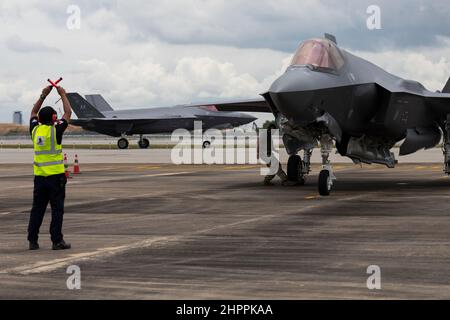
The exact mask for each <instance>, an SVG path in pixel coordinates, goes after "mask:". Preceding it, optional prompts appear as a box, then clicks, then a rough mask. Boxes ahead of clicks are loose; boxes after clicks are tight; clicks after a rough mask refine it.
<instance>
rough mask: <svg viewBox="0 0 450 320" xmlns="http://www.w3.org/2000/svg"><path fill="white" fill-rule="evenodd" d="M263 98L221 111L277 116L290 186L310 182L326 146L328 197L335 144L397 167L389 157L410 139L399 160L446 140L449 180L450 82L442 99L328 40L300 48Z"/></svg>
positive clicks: (323, 183)
mask: <svg viewBox="0 0 450 320" xmlns="http://www.w3.org/2000/svg"><path fill="white" fill-rule="evenodd" d="M262 96H263V98H264V99H255V100H252V101H238V102H236V103H230V104H224V105H218V106H217V108H218V109H219V110H227V111H260V112H264V111H266V112H272V113H273V115H274V116H275V119H276V123H277V125H278V128H279V129H280V133H281V134H282V137H283V141H284V145H285V148H286V150H287V152H288V154H289V155H290V157H289V161H288V166H287V174H288V177H289V179H290V180H291V181H295V182H298V183H300V184H302V183H304V179H305V177H306V176H307V175H308V173H309V172H310V157H311V154H312V150H313V148H314V147H316V146H318V145H320V149H321V155H322V164H323V170H322V171H321V172H320V175H319V192H320V194H321V195H329V193H330V191H331V189H332V186H333V182H334V180H335V176H334V174H333V171H332V167H331V164H330V161H329V155H330V152H331V151H332V149H333V145H334V143H333V142H335V145H336V149H337V151H338V152H339V154H341V155H342V156H347V157H349V158H351V159H352V160H353V162H354V163H369V164H370V163H379V164H384V165H386V166H387V167H389V168H393V167H394V166H395V164H396V163H397V161H396V159H395V158H394V154H393V153H392V152H391V151H390V150H391V148H392V147H394V145H395V144H396V143H397V142H400V141H402V140H404V142H403V143H402V145H401V147H400V155H407V154H411V153H414V152H416V151H418V150H420V149H424V148H425V149H427V148H432V147H434V146H436V145H437V144H438V143H439V142H440V140H441V137H442V136H443V137H444V140H443V149H444V163H445V165H444V172H445V173H446V174H450V80H449V81H448V82H447V84H446V85H445V87H444V89H443V90H442V93H441V92H431V91H428V90H427V89H425V87H424V86H423V85H422V84H420V83H419V82H417V81H412V80H404V79H401V78H399V77H397V76H394V75H392V74H390V73H388V72H386V71H385V70H383V69H381V68H380V67H378V66H376V65H374V64H372V63H370V62H368V61H366V60H364V59H362V58H359V57H357V56H355V55H353V54H351V53H349V52H347V51H345V50H343V49H340V48H339V47H338V46H337V42H336V38H335V37H334V36H332V35H329V34H325V37H324V38H320V39H311V40H307V41H304V42H303V43H301V44H300V46H299V48H298V49H297V51H296V52H295V54H294V57H293V59H292V63H291V65H290V66H289V67H288V68H287V70H286V72H285V73H284V74H283V75H281V76H280V77H279V78H278V79H277V80H276V81H275V82H274V83H273V84H272V85H271V87H270V89H269V90H268V92H266V93H264V94H262ZM301 150H303V151H304V156H303V159H301V158H300V156H299V155H297V153H299V151H301Z"/></svg>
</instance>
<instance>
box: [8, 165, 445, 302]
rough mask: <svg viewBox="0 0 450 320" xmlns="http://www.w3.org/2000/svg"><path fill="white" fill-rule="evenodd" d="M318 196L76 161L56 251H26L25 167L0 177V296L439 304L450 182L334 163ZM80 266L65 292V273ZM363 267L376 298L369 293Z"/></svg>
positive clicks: (172, 170)
mask: <svg viewBox="0 0 450 320" xmlns="http://www.w3.org/2000/svg"><path fill="white" fill-rule="evenodd" d="M335 169H336V175H337V177H338V179H339V180H338V182H337V184H336V188H335V191H334V193H333V194H332V195H331V196H330V197H319V196H318V194H317V191H316V189H317V185H316V179H317V172H318V167H317V166H314V170H313V173H312V175H311V177H310V178H309V180H308V182H307V184H306V186H303V187H298V186H297V187H283V186H281V185H279V183H278V181H277V184H276V185H275V186H272V187H266V186H263V185H262V177H261V176H260V175H259V167H257V166H247V165H241V166H238V165H233V166H225V165H224V166H173V165H167V164H166V165H164V164H163V165H145V164H84V165H83V166H82V170H83V173H82V174H81V175H79V176H76V177H75V178H74V179H72V180H70V182H69V184H68V187H67V201H66V214H65V223H64V234H65V238H66V240H67V241H69V242H71V243H72V245H73V249H72V250H69V251H59V252H55V251H51V250H50V240H49V235H48V233H47V231H48V227H49V216H50V214H49V213H50V212H49V210H48V211H47V215H46V219H45V221H44V225H43V227H42V230H41V238H40V244H41V250H39V251H35V252H30V251H28V250H27V242H26V227H27V222H28V214H29V209H30V205H31V196H32V176H31V174H30V171H31V170H30V166H29V165H21V164H4V165H1V166H0V177H1V179H0V180H1V186H0V190H1V193H0V259H1V260H0V261H1V262H0V298H3V299H5V298H14V299H15V298H40V299H85V298H95V299H106V298H112V299H129V298H131V299H184V298H188V299H223V298H226V299H233V298H236V299H265V298H275V299H284V298H286V299H305V298H311V299H322V298H337V299H348V298H393V299H405V298H446V299H448V298H450V274H449V269H450V235H449V233H450V178H448V177H446V176H444V174H443V173H442V167H441V165H440V164H423V163H422V164H403V165H399V166H398V167H397V168H396V169H386V168H384V167H381V166H366V165H365V166H363V167H362V168H360V167H359V166H353V165H348V164H338V165H336V166H335ZM69 265H77V266H79V267H80V269H81V286H82V289H81V290H68V289H67V287H66V280H67V277H68V276H69V275H68V274H66V269H67V267H68V266H69ZM369 265H378V266H379V267H380V268H381V285H382V289H381V290H368V289H367V287H366V280H367V277H368V276H369V275H368V274H367V273H366V270H367V267H368V266H369Z"/></svg>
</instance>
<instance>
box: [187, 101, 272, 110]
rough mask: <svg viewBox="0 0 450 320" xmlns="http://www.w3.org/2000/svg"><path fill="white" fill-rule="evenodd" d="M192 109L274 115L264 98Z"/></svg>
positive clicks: (197, 105)
mask: <svg viewBox="0 0 450 320" xmlns="http://www.w3.org/2000/svg"><path fill="white" fill-rule="evenodd" d="M190 106H191V107H204V106H214V107H216V109H217V110H218V111H238V112H269V113H272V110H271V109H270V107H269V105H268V104H267V102H266V101H265V100H264V99H263V98H259V99H247V100H235V101H227V102H218V103H205V104H195V105H190Z"/></svg>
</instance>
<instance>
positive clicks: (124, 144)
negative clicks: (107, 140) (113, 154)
mask: <svg viewBox="0 0 450 320" xmlns="http://www.w3.org/2000/svg"><path fill="white" fill-rule="evenodd" d="M128 145H129V143H128V140H127V139H125V138H120V139H119V140H118V141H117V147H118V148H119V149H127V148H128Z"/></svg>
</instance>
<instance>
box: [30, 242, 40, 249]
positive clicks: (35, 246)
mask: <svg viewBox="0 0 450 320" xmlns="http://www.w3.org/2000/svg"><path fill="white" fill-rule="evenodd" d="M28 248H29V249H30V250H37V249H39V243H38V242H37V241H30V245H29V247H28Z"/></svg>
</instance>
